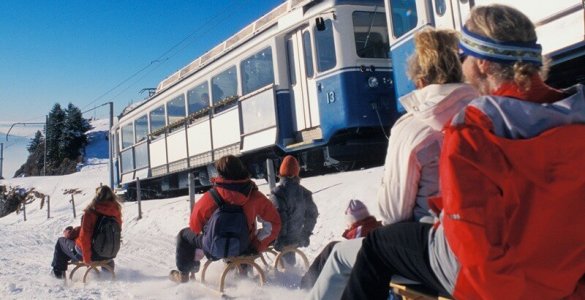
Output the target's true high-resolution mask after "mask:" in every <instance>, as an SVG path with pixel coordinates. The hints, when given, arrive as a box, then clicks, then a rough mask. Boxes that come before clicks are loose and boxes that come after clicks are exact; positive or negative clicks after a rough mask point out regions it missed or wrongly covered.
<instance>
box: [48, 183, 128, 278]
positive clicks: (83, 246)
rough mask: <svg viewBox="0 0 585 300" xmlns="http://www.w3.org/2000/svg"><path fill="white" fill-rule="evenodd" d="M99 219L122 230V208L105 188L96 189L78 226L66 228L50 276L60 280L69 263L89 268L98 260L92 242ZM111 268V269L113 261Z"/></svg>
mask: <svg viewBox="0 0 585 300" xmlns="http://www.w3.org/2000/svg"><path fill="white" fill-rule="evenodd" d="M100 215H104V216H112V217H114V218H115V219H116V222H118V224H120V227H121V226H122V205H121V204H120V202H119V201H118V197H117V196H116V194H115V193H114V192H113V191H112V189H111V188H110V187H108V186H106V185H103V186H100V187H98V188H97V189H96V193H95V196H94V197H93V199H92V200H91V202H90V203H89V205H88V206H87V207H86V208H85V210H84V213H83V216H82V217H81V226H78V227H75V228H73V227H72V226H68V227H67V228H65V230H64V231H63V236H62V237H60V238H59V239H58V240H57V244H56V245H55V252H54V254H53V262H52V263H51V266H52V267H53V275H54V276H55V277H57V278H63V276H64V275H65V271H67V264H68V263H69V261H71V260H73V261H83V262H84V263H85V264H90V263H91V262H92V261H93V260H101V258H100V257H97V256H96V255H95V254H93V253H92V249H91V241H92V237H93V232H94V227H95V226H96V222H97V220H98V218H99V216H100ZM110 266H111V267H112V268H114V261H113V260H112V261H111V263H110Z"/></svg>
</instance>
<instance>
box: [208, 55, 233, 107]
mask: <svg viewBox="0 0 585 300" xmlns="http://www.w3.org/2000/svg"><path fill="white" fill-rule="evenodd" d="M232 71H233V75H231V74H229V72H232ZM224 74H229V75H230V77H233V78H235V80H234V82H235V85H234V86H233V87H232V88H234V94H233V95H227V96H226V95H225V94H223V93H224V92H223V89H221V87H220V86H219V85H218V84H216V81H217V80H218V79H219V78H220V76H223V75H224ZM238 79H239V76H238V69H237V67H236V65H231V66H230V67H228V68H226V69H224V70H223V71H221V72H219V73H217V74H216V75H215V76H212V77H211V103H212V107H213V113H214V114H217V113H219V112H222V111H224V110H226V109H228V108H231V107H233V106H236V105H237V104H238V103H237V101H236V100H237V99H238V98H239V96H238V86H239V82H238ZM230 85H232V84H231V83H230ZM217 89H220V90H219V91H221V92H222V95H220V96H217V94H218V93H217V91H218V90H217Z"/></svg>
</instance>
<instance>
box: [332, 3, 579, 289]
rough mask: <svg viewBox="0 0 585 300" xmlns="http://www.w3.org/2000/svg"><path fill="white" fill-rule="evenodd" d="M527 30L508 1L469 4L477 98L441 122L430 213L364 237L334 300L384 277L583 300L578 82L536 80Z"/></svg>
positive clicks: (466, 39)
mask: <svg viewBox="0 0 585 300" xmlns="http://www.w3.org/2000/svg"><path fill="white" fill-rule="evenodd" d="M536 40H537V39H536V32H535V29H534V25H533V24H532V22H531V21H530V20H529V19H528V18H527V17H526V16H525V15H524V14H522V13H521V12H520V11H518V10H516V9H513V8H511V7H508V6H504V5H492V6H482V7H476V8H474V9H473V10H472V11H471V13H470V18H469V20H468V21H467V22H466V24H465V27H464V28H463V30H462V33H461V39H460V50H461V58H462V61H463V74H464V76H465V78H466V80H467V81H468V82H469V83H471V84H472V85H474V86H475V87H477V88H478V90H479V91H480V93H482V94H483V95H484V96H481V97H479V98H477V99H475V100H473V101H471V103H470V104H469V105H468V106H467V107H466V108H465V109H464V110H463V111H461V112H460V113H459V114H456V115H455V117H454V118H453V119H452V120H451V123H450V125H448V126H447V127H446V128H445V138H444V143H443V148H442V152H441V158H440V161H439V164H440V166H439V173H440V178H441V183H440V187H441V188H440V190H441V191H442V195H441V197H439V198H435V199H432V201H430V206H431V207H432V208H433V209H434V210H435V211H436V212H437V213H438V214H440V221H439V222H437V223H436V224H434V226H432V227H431V226H426V225H423V224H418V223H401V224H395V225H390V226H386V227H383V228H380V229H378V230H375V231H373V232H372V233H371V234H370V235H368V237H366V238H365V240H364V242H363V244H362V248H361V250H360V252H359V254H358V257H357V260H356V262H355V265H354V268H353V270H352V273H351V276H350V281H349V283H348V285H347V286H346V288H345V291H344V294H343V299H386V298H387V295H388V282H389V281H390V279H391V277H392V276H393V275H401V276H404V277H407V278H409V279H412V280H416V281H419V282H421V283H422V284H423V285H425V286H426V287H427V288H430V289H432V290H434V291H436V292H437V293H438V294H442V295H444V294H448V295H451V296H453V297H454V298H456V299H565V298H567V299H585V277H584V276H585V234H584V231H583V228H585V218H583V211H585V201H584V199H583V195H585V172H583V166H585V155H584V154H583V153H585V138H584V137H585V92H584V87H583V86H582V85H576V86H574V87H571V88H569V89H567V90H563V91H561V90H557V89H554V88H552V87H550V86H548V85H546V84H545V83H544V81H543V79H542V77H541V74H539V73H540V72H541V71H542V65H543V58H542V55H541V47H540V45H538V44H537V42H536Z"/></svg>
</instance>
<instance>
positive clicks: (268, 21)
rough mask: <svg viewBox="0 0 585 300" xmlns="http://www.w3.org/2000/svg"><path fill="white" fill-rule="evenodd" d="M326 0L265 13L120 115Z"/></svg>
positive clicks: (301, 0)
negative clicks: (289, 15)
mask: <svg viewBox="0 0 585 300" xmlns="http://www.w3.org/2000/svg"><path fill="white" fill-rule="evenodd" d="M323 1H326V0H288V1H286V2H284V3H282V4H280V5H278V6H277V7H275V8H274V9H272V10H271V11H270V12H268V13H267V14H265V15H264V16H262V17H260V18H259V19H257V20H256V21H254V22H252V23H250V24H249V25H247V26H246V27H244V28H243V29H241V30H240V31H238V32H237V33H236V34H234V35H232V36H231V37H229V38H228V39H227V40H225V41H223V42H222V43H220V44H219V45H217V46H215V47H213V48H212V49H211V50H209V51H207V52H205V53H204V54H203V55H201V56H200V57H198V58H197V59H195V60H193V61H192V62H191V63H189V64H188V65H187V66H185V67H183V68H181V69H180V70H178V71H177V72H175V73H173V74H171V75H170V76H168V77H167V78H165V79H163V80H162V81H161V82H160V83H159V84H158V86H157V88H156V91H155V93H153V94H152V95H150V96H149V97H148V98H147V99H146V101H143V102H141V103H140V104H138V105H136V104H134V105H129V106H128V107H126V108H125V109H124V110H123V112H122V113H121V114H120V115H119V117H122V116H124V115H127V114H128V113H130V112H132V111H134V110H136V109H137V108H139V107H141V106H142V105H144V104H145V103H147V102H148V101H149V100H150V99H152V98H155V97H156V96H158V95H159V94H161V93H162V92H163V91H165V90H167V89H168V88H170V87H171V86H173V85H175V84H176V83H178V82H180V81H181V80H183V79H185V78H187V77H189V76H190V75H192V74H194V73H195V72H196V71H198V70H200V69H202V68H204V67H205V66H207V65H208V64H209V63H211V62H213V61H215V60H216V59H218V58H220V57H221V56H222V55H224V54H226V53H227V52H229V51H231V50H233V49H235V48H236V47H238V46H240V45H241V44H243V43H244V42H246V41H248V40H250V39H251V38H253V37H254V36H256V35H258V34H260V33H262V32H263V31H265V30H266V29H268V28H270V27H271V26H272V25H274V24H276V23H277V22H278V19H279V18H280V17H282V16H284V15H286V14H287V13H289V12H291V11H293V10H296V9H303V8H306V7H309V6H313V5H315V4H317V3H320V2H323ZM333 2H334V3H335V4H345V3H347V4H358V3H359V4H364V5H369V4H380V3H381V4H382V5H383V1H382V0H333Z"/></svg>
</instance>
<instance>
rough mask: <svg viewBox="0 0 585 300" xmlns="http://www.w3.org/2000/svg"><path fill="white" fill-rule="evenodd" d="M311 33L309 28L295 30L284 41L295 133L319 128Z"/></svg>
mask: <svg viewBox="0 0 585 300" xmlns="http://www.w3.org/2000/svg"><path fill="white" fill-rule="evenodd" d="M311 35H312V33H311V31H310V29H309V27H304V28H301V29H298V30H296V31H295V32H292V33H291V34H289V35H288V37H287V38H286V49H287V57H288V70H289V78H290V80H289V84H290V86H289V89H290V95H291V96H290V97H291V102H292V104H293V109H294V113H293V117H294V122H293V123H294V130H295V132H300V131H303V130H306V129H309V128H313V127H316V126H319V124H320V119H319V111H318V103H317V95H316V92H315V91H314V90H315V88H314V86H315V82H314V79H312V78H313V77H314V75H315V69H314V66H313V45H312V36H311Z"/></svg>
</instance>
